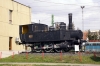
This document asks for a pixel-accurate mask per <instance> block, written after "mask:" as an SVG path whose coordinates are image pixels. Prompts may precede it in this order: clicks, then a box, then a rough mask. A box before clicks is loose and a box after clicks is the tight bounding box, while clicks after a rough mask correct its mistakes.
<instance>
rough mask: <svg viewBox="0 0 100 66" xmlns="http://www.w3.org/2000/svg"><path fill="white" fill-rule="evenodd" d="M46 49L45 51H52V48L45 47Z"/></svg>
mask: <svg viewBox="0 0 100 66" xmlns="http://www.w3.org/2000/svg"><path fill="white" fill-rule="evenodd" d="M44 51H45V52H51V51H52V48H49V49H45V50H44Z"/></svg>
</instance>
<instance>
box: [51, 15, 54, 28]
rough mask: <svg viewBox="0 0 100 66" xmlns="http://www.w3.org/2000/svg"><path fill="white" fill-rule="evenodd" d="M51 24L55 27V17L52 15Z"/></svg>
mask: <svg viewBox="0 0 100 66" xmlns="http://www.w3.org/2000/svg"><path fill="white" fill-rule="evenodd" d="M51 24H52V26H53V27H54V15H52V22H51Z"/></svg>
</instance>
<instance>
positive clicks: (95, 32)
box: [83, 30, 100, 42]
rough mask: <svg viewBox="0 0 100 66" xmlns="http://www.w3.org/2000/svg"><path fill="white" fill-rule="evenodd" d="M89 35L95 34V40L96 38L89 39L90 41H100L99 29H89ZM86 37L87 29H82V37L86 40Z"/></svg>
mask: <svg viewBox="0 0 100 66" xmlns="http://www.w3.org/2000/svg"><path fill="white" fill-rule="evenodd" d="M90 35H91V36H93V35H97V40H96V39H93V40H91V39H89V41H90V42H98V41H100V30H94V31H92V30H90ZM87 38H88V31H84V32H83V39H84V40H87Z"/></svg>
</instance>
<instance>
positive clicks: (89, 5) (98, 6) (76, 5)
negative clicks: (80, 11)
mask: <svg viewBox="0 0 100 66" xmlns="http://www.w3.org/2000/svg"><path fill="white" fill-rule="evenodd" d="M34 1H38V2H46V3H54V4H60V5H73V6H81V4H64V3H55V2H49V1H40V0H34ZM84 6H91V7H100V6H92V5H84Z"/></svg>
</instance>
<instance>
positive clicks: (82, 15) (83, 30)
mask: <svg viewBox="0 0 100 66" xmlns="http://www.w3.org/2000/svg"><path fill="white" fill-rule="evenodd" d="M81 8H82V30H83V31H84V19H83V8H85V6H81Z"/></svg>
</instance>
